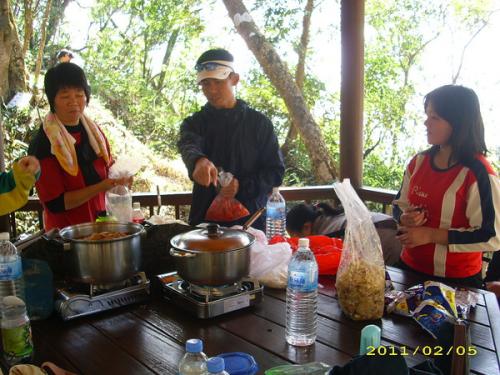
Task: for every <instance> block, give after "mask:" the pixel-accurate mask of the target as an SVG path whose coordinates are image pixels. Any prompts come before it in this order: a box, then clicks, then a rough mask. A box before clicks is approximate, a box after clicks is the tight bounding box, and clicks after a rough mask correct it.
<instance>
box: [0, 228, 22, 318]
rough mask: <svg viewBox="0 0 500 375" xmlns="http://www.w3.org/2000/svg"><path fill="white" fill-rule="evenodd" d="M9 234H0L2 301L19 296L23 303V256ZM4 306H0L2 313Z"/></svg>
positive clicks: (0, 291) (0, 288)
mask: <svg viewBox="0 0 500 375" xmlns="http://www.w3.org/2000/svg"><path fill="white" fill-rule="evenodd" d="M9 239H10V236H9V233H7V232H2V233H0V301H1V300H2V298H3V297H7V296H17V297H19V298H21V299H22V300H23V301H24V300H25V295H24V280H23V266H22V261H21V256H20V255H19V252H18V251H17V249H16V247H15V246H14V244H13V243H12V242H10V241H9ZM1 308H2V306H1V305H0V311H1Z"/></svg>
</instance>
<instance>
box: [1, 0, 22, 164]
mask: <svg viewBox="0 0 500 375" xmlns="http://www.w3.org/2000/svg"><path fill="white" fill-rule="evenodd" d="M0 51H1V52H0V99H3V101H4V102H8V100H9V99H10V98H11V96H12V95H13V94H14V93H16V92H22V91H26V76H25V70H24V59H23V54H22V52H23V50H22V47H21V43H20V42H19V36H18V34H17V29H16V24H15V22H14V16H13V15H12V11H11V9H10V4H9V0H0ZM0 157H1V158H3V155H0Z"/></svg>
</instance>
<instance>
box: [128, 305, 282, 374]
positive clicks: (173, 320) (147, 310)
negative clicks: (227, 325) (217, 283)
mask: <svg viewBox="0 0 500 375" xmlns="http://www.w3.org/2000/svg"><path fill="white" fill-rule="evenodd" d="M134 313H135V314H136V315H138V316H139V317H141V319H143V320H144V321H146V322H148V323H149V324H152V325H153V326H154V327H155V328H157V329H159V330H161V331H162V332H163V333H164V334H167V335H169V336H170V337H172V338H173V339H175V340H176V341H178V342H179V343H184V342H185V341H186V340H187V339H190V338H193V337H198V338H201V339H202V340H203V342H204V347H205V349H204V350H205V353H206V354H207V355H209V356H215V355H217V354H220V353H226V352H234V351H241V352H245V353H248V354H250V355H252V356H253V357H254V358H255V360H256V362H257V363H258V364H259V366H260V368H261V369H268V368H271V367H275V366H279V365H282V364H285V363H289V362H288V361H286V360H285V359H283V358H280V357H278V356H276V355H274V354H272V353H269V352H267V351H265V350H263V349H262V348H261V347H260V346H259V345H254V344H251V343H249V342H247V341H246V340H244V339H243V338H241V337H238V336H237V335H235V334H233V333H231V332H229V331H227V330H225V329H224V328H223V327H221V326H220V324H219V323H220V322H224V321H226V320H231V319H233V317H234V316H235V315H238V314H249V313H251V310H247V311H241V312H234V313H231V314H228V315H226V316H222V317H219V318H214V319H208V320H202V319H197V318H194V317H192V316H191V315H189V314H188V313H186V312H184V311H182V310H179V309H177V308H176V307H175V306H171V305H170V303H168V302H166V301H158V302H157V303H154V304H152V305H150V306H145V307H143V308H141V309H137V310H135V312H134Z"/></svg>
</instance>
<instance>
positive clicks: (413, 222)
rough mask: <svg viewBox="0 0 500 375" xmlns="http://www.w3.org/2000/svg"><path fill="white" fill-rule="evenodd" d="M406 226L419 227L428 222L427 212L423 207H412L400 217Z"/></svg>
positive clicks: (402, 223)
mask: <svg viewBox="0 0 500 375" xmlns="http://www.w3.org/2000/svg"><path fill="white" fill-rule="evenodd" d="M399 221H400V222H401V225H403V226H404V227H419V226H422V225H424V224H425V223H426V222H427V217H426V216H425V212H424V211H423V210H422V209H421V208H410V209H408V210H406V211H405V212H404V213H403V214H402V215H401V217H400V218H399Z"/></svg>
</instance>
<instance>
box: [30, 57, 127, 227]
mask: <svg viewBox="0 0 500 375" xmlns="http://www.w3.org/2000/svg"><path fill="white" fill-rule="evenodd" d="M45 94H46V95H47V99H48V101H49V105H50V112H49V113H48V114H47V116H46V117H45V119H44V121H43V124H42V126H41V127H40V129H39V130H38V132H37V134H36V135H35V137H34V138H33V139H32V140H31V143H30V146H29V150H28V153H29V154H31V155H35V156H36V157H37V158H38V159H39V160H40V166H41V176H40V179H39V180H38V181H37V183H36V189H37V191H38V197H39V198H40V202H41V203H42V206H43V209H44V211H43V218H44V227H45V230H49V229H51V228H63V227H65V226H69V225H74V224H79V223H84V222H93V221H95V219H96V217H97V214H98V212H100V211H103V210H105V202H104V192H105V191H106V190H108V189H111V188H112V187H113V186H116V185H119V184H120V185H125V184H128V183H130V181H129V180H128V179H111V178H108V170H109V167H110V166H111V164H112V161H113V159H112V157H111V153H110V149H109V144H108V141H107V139H106V137H105V136H104V133H103V132H102V130H101V129H100V128H99V127H98V126H97V125H96V124H95V123H94V122H93V121H92V120H91V119H90V118H88V117H87V116H86V115H85V113H84V110H85V107H86V106H87V104H88V102H89V99H90V87H89V85H88V83H87V78H86V77H85V73H84V72H83V70H82V69H81V68H80V67H79V66H78V65H75V64H73V63H70V62H68V63H64V64H58V65H56V66H55V67H53V68H50V69H49V70H47V73H46V74H45Z"/></svg>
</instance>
